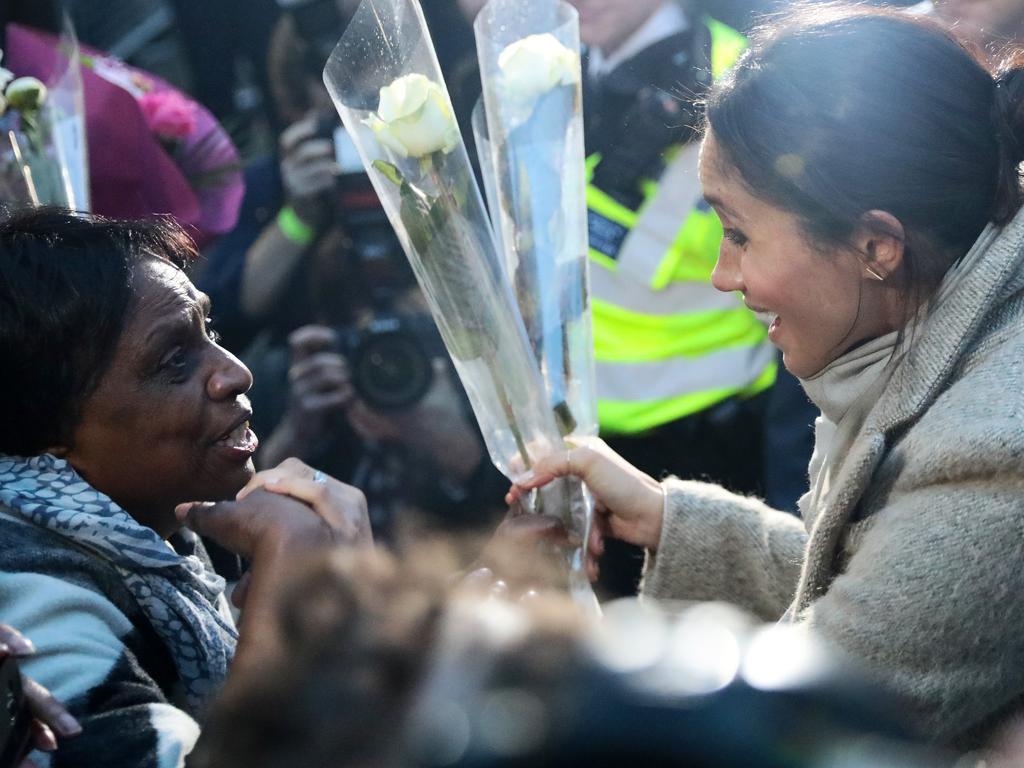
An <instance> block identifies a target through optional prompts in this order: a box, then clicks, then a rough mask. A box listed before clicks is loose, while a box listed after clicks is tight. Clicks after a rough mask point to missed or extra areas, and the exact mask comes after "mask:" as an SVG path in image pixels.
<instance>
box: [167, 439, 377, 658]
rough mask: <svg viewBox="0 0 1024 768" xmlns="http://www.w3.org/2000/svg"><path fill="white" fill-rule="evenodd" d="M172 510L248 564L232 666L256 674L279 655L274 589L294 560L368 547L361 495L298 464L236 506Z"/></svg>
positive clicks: (288, 464)
mask: <svg viewBox="0 0 1024 768" xmlns="http://www.w3.org/2000/svg"><path fill="white" fill-rule="evenodd" d="M321 479H322V481H323V482H321ZM175 512H176V514H177V515H178V519H179V520H180V521H181V522H183V523H186V524H187V525H188V526H189V527H190V528H191V529H192V530H193V531H195V532H196V533H198V534H200V535H201V536H207V537H209V538H210V539H212V540H213V541H215V542H217V543H218V544H220V545H221V546H223V547H226V548H227V549H228V550H230V551H232V552H234V553H235V554H238V555H241V556H242V557H245V558H247V559H248V560H250V561H252V567H251V568H250V570H249V572H248V573H247V577H246V578H245V579H244V580H243V582H240V583H239V589H237V590H236V594H235V595H233V596H232V597H233V600H234V602H235V604H236V605H238V606H239V607H243V606H242V603H243V602H244V610H243V612H242V633H241V634H240V635H239V645H238V651H237V652H236V656H235V662H234V666H235V667H244V666H247V665H252V666H253V668H254V669H258V668H259V665H260V664H261V662H262V661H263V660H265V659H266V658H267V657H268V656H269V657H274V654H275V653H277V652H279V651H280V650H281V649H282V647H283V642H284V641H283V638H281V637H280V636H279V635H278V631H277V623H276V615H277V607H276V606H277V591H278V588H279V585H280V584H281V581H282V576H283V574H284V573H285V572H287V570H288V569H289V568H290V567H293V566H294V564H295V561H296V559H297V558H301V557H305V556H307V555H308V554H309V553H310V552H311V551H315V550H317V549H323V548H326V547H331V546H336V545H337V544H339V543H346V544H361V545H372V543H373V537H372V535H371V534H370V524H369V518H368V516H367V512H366V499H365V498H364V497H363V494H362V493H360V492H359V491H358V490H357V489H355V488H352V487H351V486H347V485H345V484H343V483H340V482H338V481H337V480H334V479H333V478H330V477H328V476H326V475H321V474H318V473H316V471H315V470H313V469H312V468H311V467H308V466H306V465H305V464H303V463H302V462H301V461H299V460H298V459H288V460H286V461H284V462H282V463H281V464H280V465H279V466H277V467H275V468H274V469H272V470H265V471H264V472H261V473H259V474H257V475H256V476H255V477H253V479H252V480H251V481H250V482H249V484H248V485H246V486H245V488H243V489H242V490H241V491H240V492H239V494H238V498H237V499H236V500H235V501H221V502H215V503H203V502H197V503H188V504H180V505H178V507H177V509H176V510H175Z"/></svg>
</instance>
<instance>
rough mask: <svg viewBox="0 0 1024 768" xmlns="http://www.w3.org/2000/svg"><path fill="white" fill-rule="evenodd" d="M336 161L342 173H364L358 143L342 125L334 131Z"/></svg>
mask: <svg viewBox="0 0 1024 768" xmlns="http://www.w3.org/2000/svg"><path fill="white" fill-rule="evenodd" d="M334 159H335V160H336V161H337V163H338V167H339V168H341V172H342V173H362V172H363V161H362V160H361V159H359V150H357V149H356V143H355V142H354V141H352V137H351V136H349V135H348V131H346V130H345V127H344V126H342V125H339V126H338V127H337V128H335V129H334Z"/></svg>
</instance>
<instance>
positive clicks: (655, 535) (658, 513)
mask: <svg viewBox="0 0 1024 768" xmlns="http://www.w3.org/2000/svg"><path fill="white" fill-rule="evenodd" d="M651 490H652V491H653V494H652V496H651V499H650V504H649V505H648V508H647V510H646V512H645V514H644V516H643V533H642V540H643V547H644V549H647V550H648V551H650V552H657V551H658V546H659V545H660V544H661V530H662V527H663V526H664V524H665V505H666V499H667V494H668V491H667V489H666V488H665V484H664V483H657V485H656V487H654V488H652V489H651Z"/></svg>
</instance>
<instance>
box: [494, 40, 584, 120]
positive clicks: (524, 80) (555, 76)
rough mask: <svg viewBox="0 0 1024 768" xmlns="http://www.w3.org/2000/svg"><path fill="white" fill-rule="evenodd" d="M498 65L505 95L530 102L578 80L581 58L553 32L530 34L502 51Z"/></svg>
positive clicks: (523, 101)
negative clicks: (553, 89) (557, 87)
mask: <svg viewBox="0 0 1024 768" xmlns="http://www.w3.org/2000/svg"><path fill="white" fill-rule="evenodd" d="M498 68H499V69H501V76H502V85H503V87H504V91H505V94H506V95H507V96H508V97H510V98H512V99H515V100H516V101H519V102H520V103H529V102H532V101H533V100H534V99H537V98H538V97H540V96H543V95H544V94H545V93H547V92H548V91H550V90H551V89H552V88H555V87H556V86H559V85H571V84H572V83H575V82H576V80H577V78H578V77H579V71H580V57H579V54H577V53H576V52H575V51H571V50H569V49H568V48H566V47H565V46H564V45H562V43H560V42H559V41H558V38H556V37H555V36H554V35H552V34H543V35H530V36H529V37H524V38H523V39H522V40H517V41H516V42H514V43H512V44H511V45H510V46H508V47H507V48H505V50H503V51H502V52H501V54H500V55H499V56H498Z"/></svg>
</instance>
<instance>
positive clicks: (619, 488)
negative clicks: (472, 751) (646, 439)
mask: <svg viewBox="0 0 1024 768" xmlns="http://www.w3.org/2000/svg"><path fill="white" fill-rule="evenodd" d="M567 475H573V476H575V477H579V478H581V479H582V480H583V482H585V483H586V484H587V487H588V488H589V489H590V492H591V493H592V494H593V495H594V500H595V502H596V504H597V509H596V510H595V519H594V526H593V528H594V530H593V531H592V535H591V537H590V541H589V542H588V544H589V550H590V554H591V556H593V557H597V556H599V555H600V554H601V545H600V540H601V536H602V535H607V536H611V537H612V538H616V539H621V540H623V541H626V542H629V543H630V544H637V545H639V546H641V547H646V548H647V549H651V550H655V549H657V548H658V543H659V541H660V540H661V523H662V515H663V507H664V503H665V492H664V490H663V488H662V486H661V483H659V482H658V481H657V480H655V479H654V478H653V477H651V476H650V475H647V474H645V473H644V472H641V471H640V470H639V469H637V468H636V467H634V466H633V465H632V464H630V463H629V462H628V461H626V460H625V459H623V458H622V457H621V456H619V455H618V454H617V453H615V451H613V450H612V449H611V448H609V447H608V446H607V444H605V442H604V441H603V440H599V439H597V438H589V439H586V440H580V441H576V443H575V447H571V448H569V449H568V450H566V451H565V452H563V453H559V454H555V455H553V456H548V457H546V458H544V459H541V460H540V461H538V462H537V463H536V464H534V466H533V468H532V469H531V470H530V471H529V472H527V473H525V474H524V475H521V476H520V477H518V478H516V484H515V485H513V486H512V489H511V490H510V491H509V492H508V495H507V496H505V501H506V502H508V503H509V504H515V503H516V502H518V501H519V498H520V497H521V496H522V494H523V493H525V492H527V491H530V490H533V489H534V488H540V487H541V486H543V485H547V484H548V483H550V482H551V481H552V480H554V479H555V478H556V477H565V476H567Z"/></svg>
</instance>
